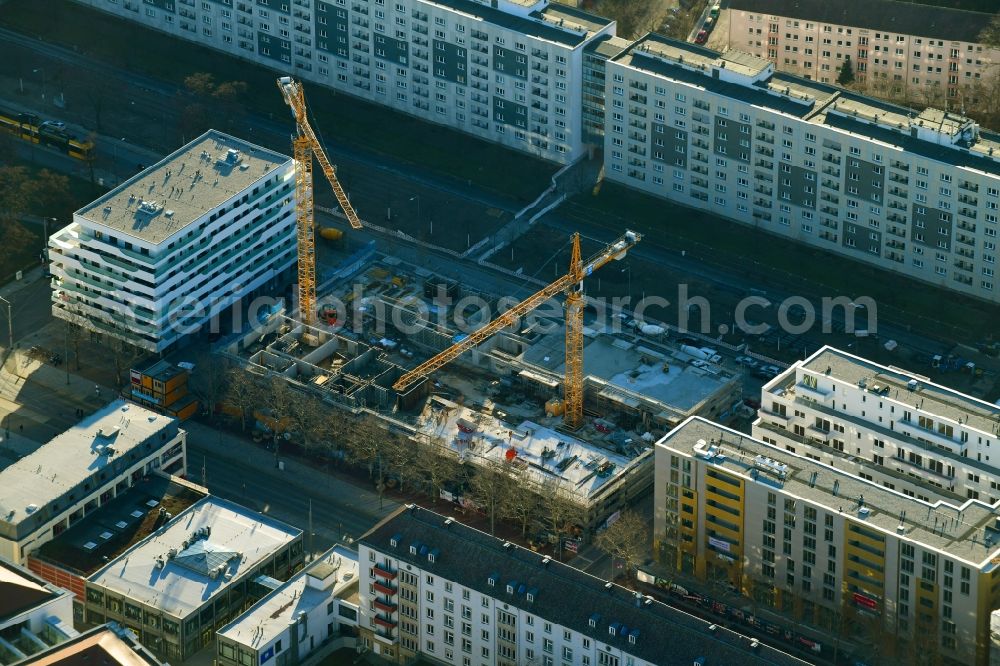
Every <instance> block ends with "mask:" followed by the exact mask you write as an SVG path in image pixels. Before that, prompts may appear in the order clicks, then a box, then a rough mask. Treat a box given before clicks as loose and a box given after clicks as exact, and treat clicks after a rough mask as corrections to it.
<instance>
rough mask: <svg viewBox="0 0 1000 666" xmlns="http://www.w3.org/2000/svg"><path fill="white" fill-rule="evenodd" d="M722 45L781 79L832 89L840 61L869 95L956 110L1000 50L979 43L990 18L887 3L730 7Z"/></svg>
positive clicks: (769, 2) (744, 2)
mask: <svg viewBox="0 0 1000 666" xmlns="http://www.w3.org/2000/svg"><path fill="white" fill-rule="evenodd" d="M728 17H729V20H728V34H727V38H728V45H729V47H730V48H734V49H739V50H741V51H747V52H749V53H752V54H754V55H756V56H758V57H761V58H767V59H768V60H770V61H771V62H773V63H774V66H775V67H776V68H778V69H779V70H781V71H784V72H789V73H791V74H796V75H799V76H804V77H805V78H809V79H813V80H814V81H819V82H821V83H835V82H836V81H837V78H838V76H839V74H840V70H841V68H842V67H843V65H844V62H845V61H848V60H849V61H851V67H852V69H853V71H854V77H855V82H856V83H857V84H859V85H860V86H863V87H864V88H866V89H867V90H868V91H869V92H871V93H872V94H875V95H878V96H881V97H890V98H894V99H904V98H905V99H913V100H924V101H926V102H928V103H930V104H933V105H936V106H942V105H944V103H945V101H950V102H951V103H952V104H954V105H956V106H957V105H958V104H960V103H961V102H962V101H964V100H966V99H970V97H974V96H975V95H976V92H975V88H976V87H977V86H979V85H980V84H982V83H983V82H984V81H985V80H987V79H988V78H990V77H992V76H995V72H994V71H993V66H994V65H995V64H997V63H1000V50H998V49H994V48H990V47H989V46H984V45H983V44H981V43H979V33H980V32H981V31H982V30H983V28H984V27H985V26H986V25H987V24H989V22H990V19H991V18H992V17H991V16H990V15H989V14H983V13H980V12H972V11H965V10H961V9H954V8H951V7H941V6H937V5H931V4H919V3H910V2H907V3H903V2H895V1H893V0H847V1H846V2H845V1H842V2H838V3H830V2H823V0H794V1H793V0H785V1H779V2H775V1H774V0H733V2H731V3H729V7H728Z"/></svg>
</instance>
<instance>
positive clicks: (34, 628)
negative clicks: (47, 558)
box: [0, 558, 77, 664]
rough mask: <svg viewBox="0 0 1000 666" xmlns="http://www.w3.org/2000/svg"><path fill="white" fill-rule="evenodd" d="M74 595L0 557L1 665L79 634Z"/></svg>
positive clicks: (26, 656) (31, 654)
mask: <svg viewBox="0 0 1000 666" xmlns="http://www.w3.org/2000/svg"><path fill="white" fill-rule="evenodd" d="M76 635H77V633H76V631H75V630H74V629H73V595H72V594H71V593H69V592H67V591H66V590H63V589H61V588H58V587H56V586H55V585H52V584H51V583H47V582H46V581H44V580H42V579H41V578H39V577H38V576H36V575H35V574H33V573H31V572H30V571H28V570H27V569H22V568H21V567H18V566H15V565H13V564H11V563H9V562H8V561H6V560H4V559H2V558H0V637H2V640H0V664H10V663H13V662H17V661H20V660H23V659H26V658H29V657H31V656H33V655H36V654H38V653H41V652H44V651H45V650H47V649H49V648H51V647H52V646H55V645H59V644H60V643H64V642H65V641H67V640H68V639H70V638H73V637H74V636H76Z"/></svg>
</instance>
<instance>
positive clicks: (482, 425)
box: [225, 256, 742, 533]
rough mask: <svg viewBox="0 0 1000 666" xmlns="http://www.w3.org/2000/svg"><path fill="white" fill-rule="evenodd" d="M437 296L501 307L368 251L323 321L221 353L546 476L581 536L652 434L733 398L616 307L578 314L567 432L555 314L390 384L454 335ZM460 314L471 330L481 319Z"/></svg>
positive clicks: (285, 316) (273, 329) (646, 451)
mask: <svg viewBox="0 0 1000 666" xmlns="http://www.w3.org/2000/svg"><path fill="white" fill-rule="evenodd" d="M442 295H447V297H448V300H450V301H451V302H456V301H460V300H462V299H463V298H466V297H468V298H469V299H470V300H475V302H477V303H486V304H488V305H489V306H490V308H487V309H484V310H481V311H479V312H485V311H488V310H492V311H494V312H496V311H497V310H496V309H494V308H497V307H499V306H500V305H501V297H500V296H499V295H490V294H482V293H478V292H474V293H467V292H466V291H465V290H463V288H462V287H461V286H460V285H458V284H456V283H455V282H453V281H450V280H447V279H445V278H441V277H438V276H435V275H434V274H431V273H429V272H428V271H426V270H424V269H418V268H414V267H411V266H407V265H406V264H403V263H402V262H399V261H398V260H396V259H395V258H394V257H384V256H375V257H373V258H372V260H371V261H370V262H369V263H367V264H366V265H364V266H362V267H360V268H359V271H358V272H357V273H356V274H355V275H349V276H344V277H343V279H342V280H341V281H340V282H338V283H336V284H335V285H333V288H332V289H331V291H330V292H329V293H326V294H321V295H319V298H318V300H319V301H320V302H337V303H338V304H342V305H338V307H343V308H345V311H344V312H343V316H342V319H338V320H336V322H335V323H334V324H333V325H330V324H329V323H328V322H329V321H333V320H332V319H330V320H324V321H322V322H321V323H316V324H314V325H309V324H304V323H302V322H301V321H300V319H299V318H296V317H293V316H291V314H289V313H286V312H275V313H274V314H272V315H271V317H270V318H269V319H268V320H267V321H266V322H265V323H264V324H263V325H262V326H261V327H260V328H257V329H255V330H254V331H253V332H252V333H248V334H247V335H245V336H244V337H242V338H238V339H236V340H233V341H232V342H231V344H230V346H229V347H228V348H227V349H226V350H225V351H226V352H227V353H228V355H229V356H230V357H231V358H237V359H239V361H240V362H241V363H243V364H245V365H246V367H247V368H248V370H249V371H250V372H252V373H255V374H257V375H258V376H261V377H281V378H283V379H285V380H286V381H288V382H289V383H290V384H291V385H292V386H294V387H295V388H297V389H298V390H300V391H304V392H309V393H312V394H314V395H316V396H318V397H320V398H321V399H322V400H323V401H324V402H325V403H326V404H329V405H331V406H332V407H335V408H339V409H343V410H345V411H346V412H352V413H354V414H359V415H360V414H362V413H370V414H374V415H377V416H378V417H379V418H381V419H384V420H385V422H386V424H387V426H389V427H391V428H393V429H394V430H396V431H397V432H401V433H404V434H406V435H407V436H409V437H411V438H413V439H415V440H419V441H422V442H425V443H435V444H437V445H439V446H441V447H443V448H444V449H448V450H451V451H452V452H454V454H455V455H456V456H458V457H459V458H460V459H461V460H463V461H465V462H468V463H471V464H487V463H488V462H508V463H510V464H512V465H517V466H518V467H519V468H521V469H522V470H530V471H531V475H530V477H529V478H532V479H534V481H535V482H536V483H537V484H539V485H546V484H556V485H557V486H558V488H559V489H560V492H561V493H562V494H563V495H564V496H566V497H568V498H570V499H572V500H573V501H574V502H575V503H577V504H579V505H580V506H581V507H583V508H585V509H586V514H587V517H588V519H587V523H588V524H587V525H585V526H583V527H584V528H585V529H584V532H585V533H586V532H589V531H591V530H593V529H595V528H598V527H600V526H601V525H602V523H603V522H604V521H606V520H607V518H608V517H609V516H610V515H612V514H614V513H615V512H616V511H618V510H619V509H621V508H623V507H624V506H625V505H626V503H627V501H628V500H629V498H632V497H635V496H638V495H641V494H642V493H643V492H644V491H645V490H647V489H648V488H649V486H650V485H651V483H652V479H653V477H652V473H653V465H652V444H653V442H654V441H656V440H657V439H659V438H660V437H661V436H662V435H663V434H665V433H666V432H667V431H669V430H670V429H672V428H673V427H674V426H675V425H677V424H679V423H680V422H682V421H683V420H684V419H685V418H687V417H688V416H690V415H692V414H698V415H703V416H706V417H710V418H714V419H725V418H726V417H727V416H728V415H730V414H731V411H730V410H731V409H732V408H733V406H734V405H736V404H738V403H739V402H740V400H741V399H742V395H741V388H740V387H741V383H740V381H739V376H738V375H737V374H735V373H732V372H731V371H728V370H726V369H723V368H722V367H721V366H719V365H716V364H713V363H710V362H704V361H702V362H697V363H696V362H695V361H698V360H699V359H698V358H697V357H696V356H693V355H692V354H691V353H689V351H690V350H689V351H685V350H683V349H682V348H681V347H682V345H681V344H680V343H679V342H678V341H676V340H672V339H670V338H669V337H668V336H667V335H666V333H665V332H664V331H662V329H657V328H654V329H653V330H652V334H651V335H648V334H644V333H643V332H642V331H641V330H640V328H639V327H637V326H636V327H630V326H627V325H626V326H624V327H622V326H620V324H621V323H622V321H623V320H622V319H621V318H620V317H612V318H610V319H609V321H606V322H601V321H600V320H598V319H597V318H596V317H595V316H592V314H593V313H591V312H589V311H588V313H587V316H586V317H585V320H584V326H583V329H582V334H583V345H582V348H581V351H582V359H583V381H582V388H583V390H582V398H583V403H582V406H583V418H582V420H581V422H580V424H579V425H578V426H577V427H575V428H574V427H569V426H567V425H566V423H565V422H564V419H565V408H566V405H565V400H564V395H565V393H566V391H565V382H566V357H565V342H566V334H565V323H564V322H563V321H559V320H558V318H557V319H552V318H543V317H539V318H537V319H531V318H525V320H524V321H523V322H520V323H519V325H518V326H514V327H509V326H508V327H504V328H503V329H502V330H500V331H498V332H497V333H495V334H493V335H492V336H489V337H488V338H486V339H485V340H484V341H483V342H481V343H480V344H479V345H477V346H475V347H472V348H470V349H468V350H465V351H463V352H462V353H461V354H459V355H458V356H457V357H456V358H454V359H453V360H452V361H451V362H450V363H448V364H446V365H441V366H440V367H437V368H436V369H435V370H434V371H433V373H432V374H430V373H428V374H427V375H423V376H421V377H419V378H418V379H417V380H416V381H414V382H413V383H411V384H409V385H407V386H406V388H405V389H403V390H398V389H397V388H395V387H397V386H398V385H399V382H400V380H401V379H402V378H404V377H405V376H406V375H407V374H408V373H412V372H413V369H414V368H419V367H420V366H421V365H422V364H425V363H426V362H427V361H428V359H433V358H434V357H435V355H438V354H440V353H442V352H445V351H447V350H449V349H452V348H453V347H454V346H455V345H456V343H459V344H460V343H461V341H463V340H465V339H467V337H466V333H464V332H462V331H460V330H458V329H457V328H456V327H455V326H454V324H451V325H449V323H448V322H449V321H451V320H452V317H451V316H449V315H448V313H445V312H443V307H442V305H441V301H442V299H441V296H442ZM556 311H559V312H561V308H558V309H557V310H556ZM339 314H340V312H338V315H339ZM463 321H464V324H465V327H469V328H472V329H475V330H477V331H478V330H483V328H484V327H485V325H486V324H487V323H488V321H489V320H488V319H486V317H485V315H480V318H476V317H470V318H469V319H464V320H463ZM616 328H617V329H620V330H617V331H616V330H614V329H616ZM646 330H647V331H649V330H650V328H649V327H646Z"/></svg>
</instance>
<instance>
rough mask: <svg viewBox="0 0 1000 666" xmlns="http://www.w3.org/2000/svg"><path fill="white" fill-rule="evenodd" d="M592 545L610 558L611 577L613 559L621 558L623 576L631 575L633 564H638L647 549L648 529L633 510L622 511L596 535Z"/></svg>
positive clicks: (648, 545) (648, 541)
mask: <svg viewBox="0 0 1000 666" xmlns="http://www.w3.org/2000/svg"><path fill="white" fill-rule="evenodd" d="M594 545H595V546H597V547H598V548H600V549H601V550H602V551H604V552H605V553H607V555H608V557H610V558H611V579H612V580H613V579H614V577H615V560H621V561H622V563H623V566H624V567H625V576H626V577H630V576H631V575H632V568H633V566H636V565H638V563H639V562H640V561H641V560H642V556H643V554H644V553H646V552H647V551H648V550H649V547H650V540H649V529H648V527H647V525H646V521H644V520H643V519H642V517H641V516H640V515H639V514H637V513H636V512H634V511H622V512H621V514H620V515H619V516H618V520H616V521H615V522H613V523H611V525H609V526H608V527H607V528H605V529H604V531H603V532H601V533H600V534H598V535H597V538H596V539H595V540H594Z"/></svg>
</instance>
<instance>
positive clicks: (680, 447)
mask: <svg viewBox="0 0 1000 666" xmlns="http://www.w3.org/2000/svg"><path fill="white" fill-rule="evenodd" d="M706 445H707V446H708V447H711V446H713V445H714V446H716V447H718V448H717V449H716V450H715V453H714V455H709V454H707V453H703V452H704V451H705V450H706ZM657 447H662V448H664V449H667V450H672V451H675V452H677V453H682V454H684V455H687V456H690V457H696V458H701V459H702V460H704V461H705V462H706V464H708V465H711V466H713V467H717V468H719V469H723V470H725V471H727V472H729V473H731V474H733V475H735V476H739V477H741V478H743V479H744V480H745V481H746V482H747V483H748V484H749V483H759V484H762V485H766V486H768V487H769V488H773V489H776V490H778V491H780V492H782V493H784V494H786V495H788V496H790V497H796V498H799V499H802V500H806V501H809V502H811V503H813V504H815V505H818V506H822V507H824V508H825V509H826V510H827V511H829V512H830V513H840V514H841V515H843V516H844V517H845V518H849V519H851V520H852V521H853V522H855V523H857V524H859V525H863V526H865V527H867V528H869V529H871V530H873V531H877V532H882V533H884V534H886V535H887V536H893V537H899V538H903V539H907V540H910V541H913V542H916V543H919V544H921V545H923V546H925V547H928V548H933V549H936V550H939V551H941V552H943V553H946V554H948V555H950V556H952V557H954V558H956V559H960V560H963V561H965V562H968V563H969V564H971V565H972V566H974V567H976V568H977V569H980V570H992V568H993V567H994V566H996V565H994V564H991V563H990V560H991V558H993V557H995V556H996V555H997V554H1000V531H998V530H997V529H995V528H996V526H997V519H996V514H995V509H994V507H991V506H990V505H988V504H986V503H985V502H982V501H980V500H973V499H970V500H967V501H965V502H963V503H957V502H955V500H953V499H952V498H950V497H945V496H942V495H940V494H938V493H937V492H936V489H935V488H933V487H927V488H925V489H924V492H926V493H927V495H928V497H929V498H930V501H924V500H922V499H918V498H916V497H908V496H907V495H904V494H903V493H901V492H899V491H896V490H890V489H889V488H886V487H885V486H882V485H880V484H879V483H876V482H874V481H867V480H865V479H862V478H861V477H859V476H855V475H853V474H849V473H847V472H846V471H844V470H842V469H838V468H836V467H833V466H831V465H828V464H825V463H822V462H818V461H815V460H813V459H811V458H807V457H805V456H804V455H800V454H797V453H792V452H790V451H787V450H785V449H784V448H781V447H778V446H772V445H771V444H767V443H766V442H762V441H760V440H758V439H754V438H753V437H751V436H750V435H747V434H745V433H742V432H738V431H736V430H733V429H731V428H727V427H725V426H721V425H719V424H717V423H713V422H711V421H708V420H706V419H703V418H701V417H697V416H694V417H691V418H690V419H688V420H687V421H685V422H684V423H682V424H681V425H680V426H678V427H677V428H675V429H674V430H672V431H671V432H670V433H668V434H667V435H666V436H664V438H663V439H661V440H660V441H659V442H657ZM696 447H697V450H696ZM758 456H762V457H764V458H767V459H769V460H770V461H772V462H773V463H777V464H780V465H784V466H785V467H784V475H783V476H780V477H779V476H778V475H777V474H774V473H772V472H771V471H770V469H771V468H769V467H768V466H767V465H761V464H760V463H758ZM768 464H770V463H768ZM900 526H902V527H903V529H902V530H900V529H899V527H900ZM987 535H989V536H988V538H986V539H985V540H984V536H987Z"/></svg>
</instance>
